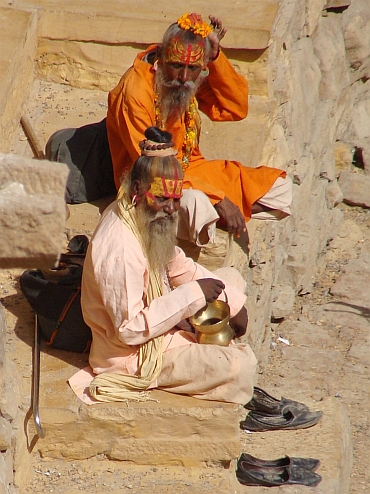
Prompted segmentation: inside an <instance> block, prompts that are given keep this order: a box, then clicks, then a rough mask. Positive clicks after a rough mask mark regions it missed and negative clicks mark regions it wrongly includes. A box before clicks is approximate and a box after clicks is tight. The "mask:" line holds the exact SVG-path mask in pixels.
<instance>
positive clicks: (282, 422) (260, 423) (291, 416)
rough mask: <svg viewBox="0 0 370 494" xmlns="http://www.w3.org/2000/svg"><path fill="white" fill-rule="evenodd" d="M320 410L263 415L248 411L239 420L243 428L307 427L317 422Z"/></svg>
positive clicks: (273, 429) (272, 429)
mask: <svg viewBox="0 0 370 494" xmlns="http://www.w3.org/2000/svg"><path fill="white" fill-rule="evenodd" d="M321 417H322V412H320V411H318V412H306V411H304V410H303V411H301V412H296V413H292V412H290V411H287V412H285V413H283V414H281V415H265V414H264V413H260V412H249V413H248V415H247V416H246V418H245V420H243V421H241V422H240V427H241V429H243V430H248V431H251V432H265V431H278V430H296V429H308V428H309V427H312V426H314V425H316V424H317V422H318V421H319V420H320V418H321Z"/></svg>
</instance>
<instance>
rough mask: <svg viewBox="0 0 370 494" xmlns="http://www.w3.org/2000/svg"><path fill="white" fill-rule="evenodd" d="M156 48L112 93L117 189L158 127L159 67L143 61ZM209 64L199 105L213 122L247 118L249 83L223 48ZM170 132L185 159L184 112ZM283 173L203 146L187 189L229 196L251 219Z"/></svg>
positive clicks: (111, 143) (109, 122)
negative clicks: (216, 155)
mask: <svg viewBox="0 0 370 494" xmlns="http://www.w3.org/2000/svg"><path fill="white" fill-rule="evenodd" d="M155 47H156V46H154V45H153V46H150V47H149V48H148V49H147V50H146V51H145V52H142V53H140V54H139V55H138V56H137V58H136V59H135V61H134V64H133V66H132V67H130V68H129V69H128V70H127V71H126V72H125V74H124V75H123V76H122V78H121V80H120V82H119V84H118V85H117V86H116V87H115V88H114V89H113V90H112V91H111V92H110V93H109V96H108V114H107V130H108V140H109V146H110V151H111V154H112V161H113V171H114V179H115V184H116V187H117V189H118V188H119V186H120V180H121V176H122V173H123V172H125V171H126V170H129V169H130V168H131V167H132V165H133V163H134V161H135V160H136V159H137V158H138V157H139V155H140V150H139V142H140V141H141V140H142V139H143V136H144V131H145V130H146V129H147V128H148V127H150V126H152V125H155V105H154V89H153V87H154V76H155V71H154V69H153V66H152V65H150V64H149V63H148V62H146V61H144V60H143V58H144V57H145V55H146V54H147V53H148V52H149V51H151V50H153V49H154V48H155ZM208 68H209V75H208V77H207V79H206V80H205V81H204V82H203V84H202V85H201V87H200V88H199V90H198V92H197V95H196V98H197V102H198V106H199V109H200V110H201V111H202V112H203V113H205V114H206V115H207V116H208V117H209V118H210V119H211V120H212V121H218V122H225V121H239V120H242V119H243V118H245V117H246V116H247V113H248V84H247V81H246V80H245V78H244V77H243V76H241V75H240V74H238V73H237V72H236V71H235V70H234V69H233V67H232V65H231V64H230V62H229V61H228V60H227V58H226V57H225V55H224V54H223V53H222V52H220V54H219V56H218V57H217V59H216V60H215V61H214V62H211V63H209V64H208ZM166 130H168V131H169V132H171V133H172V136H173V141H174V143H175V148H177V149H178V150H179V153H178V155H177V157H178V159H179V160H181V158H182V151H181V150H182V145H183V142H184V136H185V121H184V115H183V116H182V117H181V118H179V119H178V120H177V121H176V122H174V123H173V124H171V125H170V126H168V127H166ZM198 142H199V139H198ZM279 176H282V177H284V176H285V172H284V171H282V170H278V169H276V168H269V167H266V166H260V167H257V168H249V167H246V166H243V165H242V164H241V163H238V162H237V161H230V160H206V159H205V158H204V157H203V156H202V154H201V152H200V150H199V147H195V148H194V149H193V151H192V155H191V157H190V166H189V168H188V169H187V170H186V172H185V182H184V188H193V189H198V190H201V191H202V192H204V193H205V194H206V195H207V196H208V197H209V198H210V201H211V203H212V204H216V203H217V202H219V201H221V200H222V199H223V198H224V197H225V196H226V197H228V199H230V200H231V201H232V202H233V203H234V204H236V205H237V206H238V207H239V208H240V210H241V211H242V212H243V214H244V217H245V219H246V221H248V220H249V219H250V217H251V207H252V204H253V203H255V202H256V201H258V199H260V198H261V197H262V196H263V195H264V194H266V192H267V191H268V190H270V188H271V187H272V185H273V184H274V182H275V180H276V179H277V178H278V177H279Z"/></svg>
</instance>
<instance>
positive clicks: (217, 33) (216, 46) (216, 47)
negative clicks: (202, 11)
mask: <svg viewBox="0 0 370 494" xmlns="http://www.w3.org/2000/svg"><path fill="white" fill-rule="evenodd" d="M208 17H209V20H210V21H211V26H212V27H213V31H212V32H210V33H209V35H208V39H209V42H210V43H211V53H210V55H209V60H210V61H211V62H213V60H216V58H217V56H218V53H219V51H220V41H221V40H222V38H223V37H224V36H225V34H226V31H227V29H226V27H223V26H222V21H221V19H219V18H218V17H217V18H216V17H215V16H214V15H210V16H208Z"/></svg>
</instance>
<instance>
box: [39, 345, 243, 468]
mask: <svg viewBox="0 0 370 494" xmlns="http://www.w3.org/2000/svg"><path fill="white" fill-rule="evenodd" d="M43 357H44V358H43V359H42V361H43V362H42V369H41V387H40V416H41V421H42V425H43V427H45V429H46V437H45V438H44V439H42V440H39V441H38V443H37V448H38V450H39V451H40V453H41V455H42V456H48V457H53V458H60V457H63V458H68V459H83V458H89V457H91V456H95V455H99V454H105V455H106V456H108V457H109V458H110V459H116V460H125V461H131V462H133V463H137V464H148V465H161V464H162V465H166V464H167V465H171V464H172V465H184V466H196V465H198V466H200V465H205V463H206V462H211V463H212V462H220V461H222V462H227V461H231V460H232V459H235V458H237V457H238V455H239V453H240V444H239V441H240V436H239V434H240V430H239V419H238V410H239V406H238V405H235V404H227V403H223V404H220V403H217V402H210V401H204V400H197V399H195V398H191V397H189V396H180V395H174V394H171V393H167V392H162V391H158V390H153V391H152V392H151V397H152V398H153V399H154V400H158V401H148V402H144V403H129V404H125V403H111V404H96V405H92V406H87V405H85V404H82V403H81V402H80V401H79V399H78V398H77V397H76V396H75V395H74V393H73V391H72V390H71V389H70V387H69V386H68V385H67V383H66V378H67V377H69V376H71V375H72V374H73V372H74V369H73V368H72V367H71V365H68V364H66V363H65V362H62V361H60V360H59V359H57V358H55V357H52V356H51V355H43ZM53 362H55V364H54V363H53ZM48 369H49V370H48ZM61 397H62V399H61ZM30 428H33V424H31V423H30ZM220 429H222V435H221V436H220V434H219V431H220Z"/></svg>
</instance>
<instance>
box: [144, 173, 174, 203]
mask: <svg viewBox="0 0 370 494" xmlns="http://www.w3.org/2000/svg"><path fill="white" fill-rule="evenodd" d="M182 185H183V180H179V179H177V178H176V179H175V178H173V179H172V178H164V177H154V179H153V182H152V183H151V184H150V189H149V190H148V191H147V192H146V193H145V195H146V197H147V202H148V204H153V201H154V198H155V197H167V198H168V199H180V198H181V196H182Z"/></svg>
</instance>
